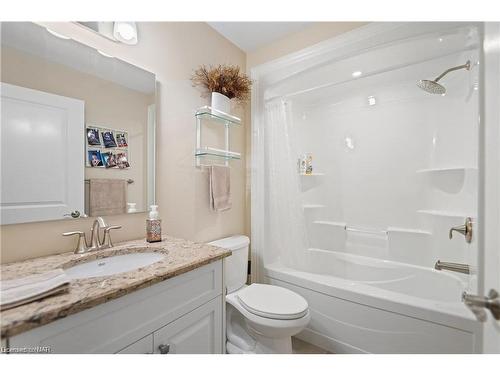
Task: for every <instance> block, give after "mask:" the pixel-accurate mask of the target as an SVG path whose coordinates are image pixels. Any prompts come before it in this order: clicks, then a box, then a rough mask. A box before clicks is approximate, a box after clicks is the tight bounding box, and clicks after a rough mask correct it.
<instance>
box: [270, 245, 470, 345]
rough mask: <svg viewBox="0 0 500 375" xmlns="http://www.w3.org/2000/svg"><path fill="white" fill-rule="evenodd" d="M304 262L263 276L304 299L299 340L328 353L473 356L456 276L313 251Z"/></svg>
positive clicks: (461, 286) (466, 313) (460, 282)
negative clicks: (305, 316) (305, 321)
mask: <svg viewBox="0 0 500 375" xmlns="http://www.w3.org/2000/svg"><path fill="white" fill-rule="evenodd" d="M305 258H306V260H305V262H304V264H303V265H301V266H300V267H296V268H291V267H287V266H284V265H282V264H280V263H272V264H269V265H266V266H265V270H264V271H265V272H264V277H265V281H266V282H267V283H269V284H273V285H278V286H283V287H286V288H288V289H291V290H293V291H295V292H297V293H299V294H300V295H302V296H303V297H304V298H306V299H307V301H308V303H309V308H310V310H311V317H312V319H311V323H310V324H309V326H308V327H307V328H306V329H305V330H304V331H303V332H301V333H300V334H299V335H298V337H299V338H301V339H303V340H305V341H308V342H310V343H312V344H315V345H317V346H319V347H322V348H323V349H326V350H329V351H331V352H334V353H475V352H479V346H478V345H479V338H478V334H479V332H480V331H479V328H480V326H479V324H480V323H478V322H477V321H476V319H475V317H474V315H473V314H472V313H471V312H470V311H469V310H468V309H467V308H466V307H465V305H464V304H463V303H462V302H461V294H462V292H463V291H464V290H465V288H466V285H465V281H464V280H465V279H461V278H460V277H459V276H458V275H455V274H452V273H449V272H444V271H436V270H434V269H429V268H425V267H420V266H414V265H409V264H404V263H398V262H394V261H388V260H381V259H375V258H369V257H364V256H359V255H352V254H347V253H342V252H335V251H328V250H320V249H308V250H307V253H306V256H305Z"/></svg>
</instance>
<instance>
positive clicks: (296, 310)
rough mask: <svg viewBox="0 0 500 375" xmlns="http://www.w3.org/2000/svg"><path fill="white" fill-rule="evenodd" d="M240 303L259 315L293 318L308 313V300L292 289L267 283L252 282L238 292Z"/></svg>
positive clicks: (270, 317)
mask: <svg viewBox="0 0 500 375" xmlns="http://www.w3.org/2000/svg"><path fill="white" fill-rule="evenodd" d="M236 297H237V299H238V301H239V302H240V304H241V305H242V306H243V307H244V308H245V309H246V310H247V311H249V312H250V313H252V314H255V315H257V316H260V317H263V318H268V319H278V320H292V319H300V318H302V317H304V316H305V315H306V314H307V313H308V304H307V301H306V300H305V299H304V298H303V297H302V296H300V295H298V294H297V293H295V292H292V291H291V290H288V289H285V288H282V287H279V286H276V285H267V284H252V285H249V286H248V287H246V288H243V289H242V290H240V291H238V292H237V293H236Z"/></svg>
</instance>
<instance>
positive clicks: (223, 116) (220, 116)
mask: <svg viewBox="0 0 500 375" xmlns="http://www.w3.org/2000/svg"><path fill="white" fill-rule="evenodd" d="M195 117H196V149H195V153H194V155H195V163H196V167H201V166H209V164H202V163H201V159H202V158H207V159H209V158H211V157H214V159H219V160H221V159H222V160H224V165H225V166H229V160H237V159H241V154H240V153H239V152H234V151H231V150H230V149H229V128H230V127H231V126H232V125H241V119H240V118H238V117H236V116H233V115H230V114H229V113H225V112H221V111H217V110H215V109H213V108H211V107H209V106H204V107H201V108H200V109H198V110H197V111H196V114H195ZM203 120H208V121H212V122H216V123H219V124H222V125H224V149H218V148H214V147H208V146H204V147H202V146H201V134H202V131H201V128H202V126H201V125H202V122H203Z"/></svg>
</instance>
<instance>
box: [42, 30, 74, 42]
mask: <svg viewBox="0 0 500 375" xmlns="http://www.w3.org/2000/svg"><path fill="white" fill-rule="evenodd" d="M45 29H46V30H47V31H48V32H49V33H50V34H52V35H54V36H56V37H58V38H60V39H65V40H68V39H71V38H70V37H69V36H66V35H62V34H59V33H57V32H55V31H54V30H51V29H49V28H48V27H46V28H45Z"/></svg>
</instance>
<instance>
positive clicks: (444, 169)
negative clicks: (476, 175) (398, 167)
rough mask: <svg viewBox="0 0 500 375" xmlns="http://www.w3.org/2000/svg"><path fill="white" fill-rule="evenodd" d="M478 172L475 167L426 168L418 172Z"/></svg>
mask: <svg viewBox="0 0 500 375" xmlns="http://www.w3.org/2000/svg"><path fill="white" fill-rule="evenodd" d="M474 170H477V168H473V167H443V168H426V169H419V170H417V173H439V172H443V173H446V172H465V171H474Z"/></svg>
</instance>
